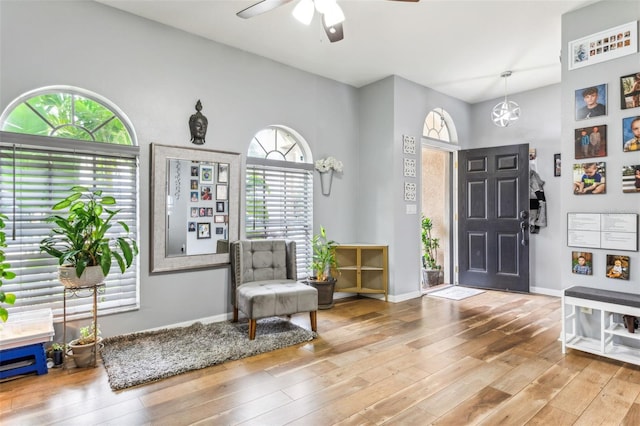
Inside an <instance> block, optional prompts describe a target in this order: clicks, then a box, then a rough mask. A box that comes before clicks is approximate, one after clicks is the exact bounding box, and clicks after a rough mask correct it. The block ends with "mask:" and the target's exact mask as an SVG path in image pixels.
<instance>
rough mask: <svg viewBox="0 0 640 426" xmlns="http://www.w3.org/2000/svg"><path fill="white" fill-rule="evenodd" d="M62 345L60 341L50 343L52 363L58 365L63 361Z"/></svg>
mask: <svg viewBox="0 0 640 426" xmlns="http://www.w3.org/2000/svg"><path fill="white" fill-rule="evenodd" d="M63 351H64V347H63V346H62V345H61V344H60V343H53V344H52V345H51V357H52V358H53V365H54V366H56V367H58V366H60V365H62V363H63V362H64V352H63Z"/></svg>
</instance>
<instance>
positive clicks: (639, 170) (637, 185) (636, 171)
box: [622, 164, 640, 194]
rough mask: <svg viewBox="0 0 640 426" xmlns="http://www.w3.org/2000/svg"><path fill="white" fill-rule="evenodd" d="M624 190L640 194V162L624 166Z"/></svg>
mask: <svg viewBox="0 0 640 426" xmlns="http://www.w3.org/2000/svg"><path fill="white" fill-rule="evenodd" d="M622 192H625V193H628V194H633V193H635V194H640V164H634V165H628V166H622Z"/></svg>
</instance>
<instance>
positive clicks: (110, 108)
mask: <svg viewBox="0 0 640 426" xmlns="http://www.w3.org/2000/svg"><path fill="white" fill-rule="evenodd" d="M0 130H1V131H0V170H2V173H0V213H3V214H5V215H6V216H7V217H8V218H9V219H8V220H7V221H5V222H6V225H7V227H6V228H5V231H6V233H7V237H8V238H7V245H8V247H7V248H6V250H5V251H6V255H7V263H9V264H11V270H12V271H14V272H15V273H16V275H17V276H16V278H14V279H12V280H10V281H6V282H5V283H4V285H3V290H5V291H8V292H11V293H15V294H16V296H17V300H16V303H15V305H14V306H13V307H9V311H10V312H11V311H12V310H15V311H24V310H31V309H39V308H52V309H53V311H54V315H55V316H61V315H62V304H63V294H62V287H61V285H60V283H59V282H58V274H57V266H58V264H57V259H55V258H52V257H51V256H49V255H47V254H46V253H41V252H40V250H39V243H40V241H41V240H42V239H43V238H44V237H46V236H47V235H48V234H49V232H50V230H51V228H52V224H51V223H49V222H47V221H46V218H47V217H49V216H50V215H51V214H52V213H53V212H52V210H51V207H52V206H53V205H54V204H55V203H57V202H58V201H59V200H61V199H62V198H64V197H66V196H67V195H68V190H69V189H70V188H71V187H72V186H74V185H82V186H86V187H89V188H95V189H100V190H102V191H103V193H104V194H105V195H111V196H113V197H115V198H116V200H117V204H116V208H118V209H120V210H121V213H120V215H121V216H120V218H121V219H122V220H123V221H124V222H125V223H127V225H128V226H129V229H130V231H131V232H132V233H133V235H136V236H137V235H138V227H137V226H138V192H137V188H138V156H139V148H138V147H137V146H135V145H136V137H135V133H134V132H133V127H132V126H131V124H130V122H129V120H128V119H127V118H126V116H125V115H124V114H123V113H122V112H121V111H120V110H119V109H118V108H117V107H116V106H115V105H113V104H112V103H111V102H109V101H108V100H107V99H105V98H103V97H101V96H99V95H96V94H93V93H90V92H88V91H85V90H82V89H78V88H74V87H69V86H55V87H53V86H52V87H45V88H41V89H38V90H34V91H31V92H28V93H25V94H24V95H22V96H20V97H19V98H17V99H16V100H14V101H13V102H12V103H11V104H10V105H9V106H8V107H7V108H6V109H5V111H4V112H3V114H2V115H1V116H0ZM138 269H139V268H138V266H137V261H136V264H135V265H134V267H132V268H130V269H128V270H127V271H126V272H125V273H124V274H120V271H119V270H118V268H112V272H111V274H110V275H109V276H108V277H107V279H106V286H105V290H104V293H101V295H100V302H99V303H98V308H99V311H100V313H101V314H104V313H110V312H119V311H123V310H131V309H136V308H137V307H138V306H139V296H138V275H139V274H138ZM5 286H6V288H5ZM91 309H92V298H73V299H68V300H67V315H68V317H69V318H71V319H73V318H80V317H85V316H88V315H89V314H90V313H91Z"/></svg>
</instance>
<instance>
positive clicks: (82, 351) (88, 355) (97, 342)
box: [68, 323, 102, 367]
mask: <svg viewBox="0 0 640 426" xmlns="http://www.w3.org/2000/svg"><path fill="white" fill-rule="evenodd" d="M100 334H101V332H100V327H97V328H96V326H95V323H91V325H88V326H86V327H82V328H80V337H78V338H77V339H74V340H72V341H70V342H69V349H68V351H69V352H70V354H69V355H70V356H71V357H72V358H73V360H74V362H75V363H76V366H77V367H88V366H89V365H92V364H93V361H94V351H96V350H99V349H100V347H101V345H102V337H101V336H100Z"/></svg>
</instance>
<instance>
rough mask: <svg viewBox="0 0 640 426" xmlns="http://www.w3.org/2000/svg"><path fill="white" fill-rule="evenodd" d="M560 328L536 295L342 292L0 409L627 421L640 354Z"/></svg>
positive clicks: (151, 420)
mask: <svg viewBox="0 0 640 426" xmlns="http://www.w3.org/2000/svg"><path fill="white" fill-rule="evenodd" d="M293 321H295V322H296V323H299V324H300V325H302V326H304V327H309V324H308V321H309V316H308V315H307V314H302V315H297V316H294V317H293ZM560 328H561V325H560V300H559V299H557V298H553V297H548V296H540V295H522V294H514V293H502V292H485V293H483V294H480V295H478V296H474V297H471V298H469V299H465V300H462V301H453V300H447V299H439V298H435V297H423V298H421V299H414V300H410V301H407V302H402V303H385V302H383V301H379V300H374V299H367V298H360V299H355V298H354V299H348V300H343V301H340V302H338V303H336V306H335V307H334V308H333V309H331V310H327V311H320V312H319V314H318V330H319V333H320V336H321V337H320V338H318V339H316V340H314V341H313V342H310V343H307V344H303V345H300V346H297V347H290V348H285V349H281V350H278V351H275V352H271V353H268V354H263V355H258V356H255V357H252V358H247V359H244V360H239V361H234V362H229V363H226V364H222V365H219V366H215V367H210V368H207V369H203V370H199V371H195V372H191V373H186V374H182V375H180V376H176V377H172V378H169V379H166V380H163V381H159V382H156V383H152V384H149V385H145V386H139V387H136V388H132V389H129V390H124V391H120V392H113V391H111V389H110V388H109V385H108V382H107V376H106V373H105V371H104V368H103V367H102V366H101V365H100V366H98V367H97V368H88V369H72V370H61V369H55V370H50V372H49V374H47V375H43V376H27V377H22V378H19V379H16V380H12V381H8V382H4V383H1V384H0V423H2V424H3V425H44V424H62V423H64V424H65V425H93V424H112V425H140V424H159V425H184V424H207V425H208V424H211V425H231V424H241V425H283V424H287V425H333V424H339V425H373V424H393V425H405V424H406V425H427V424H437V425H456V426H457V425H465V424H480V425H497V424H504V425H638V424H640V368H638V367H636V366H633V365H630V364H624V363H620V362H616V361H612V360H609V359H605V358H599V357H596V356H592V355H589V354H585V353H582V352H578V351H569V352H568V353H567V355H566V356H565V355H562V353H561V345H560V342H559V340H558V338H559V336H560Z"/></svg>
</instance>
